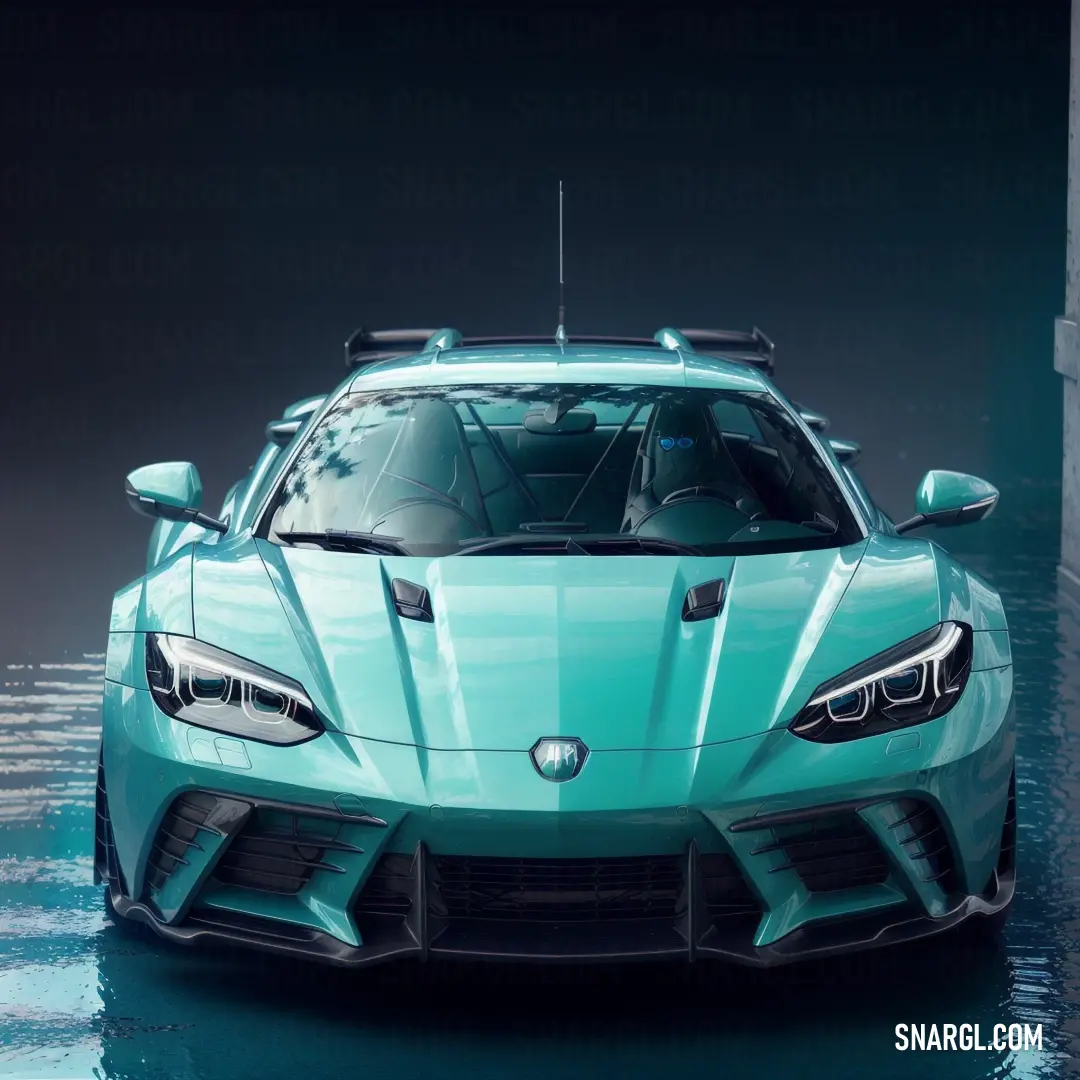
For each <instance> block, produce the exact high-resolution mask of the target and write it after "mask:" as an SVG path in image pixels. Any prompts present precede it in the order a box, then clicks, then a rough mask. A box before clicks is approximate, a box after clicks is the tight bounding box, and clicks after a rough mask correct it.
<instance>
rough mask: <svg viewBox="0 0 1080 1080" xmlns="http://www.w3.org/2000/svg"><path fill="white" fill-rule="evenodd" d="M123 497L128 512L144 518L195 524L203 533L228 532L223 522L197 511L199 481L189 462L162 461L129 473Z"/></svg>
mask: <svg viewBox="0 0 1080 1080" xmlns="http://www.w3.org/2000/svg"><path fill="white" fill-rule="evenodd" d="M124 493H125V494H126V495H127V498H128V502H129V503H130V504H131V508H132V509H133V510H134V511H135V512H136V513H138V514H144V515H145V516H146V517H152V518H164V519H165V520H166V521H194V522H195V523H196V524H197V525H201V526H203V527H204V528H206V529H213V530H215V531H216V532H221V533H224V532H228V531H229V526H228V524H227V523H226V522H224V521H218V519H217V518H214V517H210V515H209V514H204V513H202V512H201V511H200V510H199V507H200V506H201V505H202V494H203V491H202V480H201V479H200V478H199V470H198V469H196V468H195V466H194V465H192V464H191V462H190V461H162V462H158V463H157V464H155V465H144V466H143V467H142V468H141V469H136V470H135V471H134V472H131V473H128V476H127V480H125V482H124Z"/></svg>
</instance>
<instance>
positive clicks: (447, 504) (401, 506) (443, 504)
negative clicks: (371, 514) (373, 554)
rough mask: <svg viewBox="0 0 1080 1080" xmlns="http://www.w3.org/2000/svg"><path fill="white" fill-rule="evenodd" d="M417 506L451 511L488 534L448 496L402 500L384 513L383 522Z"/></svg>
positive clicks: (423, 496) (419, 496)
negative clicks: (401, 511)
mask: <svg viewBox="0 0 1080 1080" xmlns="http://www.w3.org/2000/svg"><path fill="white" fill-rule="evenodd" d="M416 506H437V507H439V508H440V509H442V510H451V511H453V512H454V513H455V514H457V515H458V517H460V518H463V519H464V520H465V521H467V522H468V523H469V525H470V526H472V528H474V529H476V530H477V532H480V533H486V532H487V531H488V530H487V529H485V527H484V526H483V525H481V524H480V522H479V521H477V520H476V518H474V517H473V516H472V514H470V513H469V512H468V510H466V509H465V508H464V507H463V506H462V505H461V504H460V503H456V502H454V500H453V499H451V498H450V496H448V495H418V496H416V497H415V498H412V499H401V500H399V501H398V502H396V503H394V505H393V506H391V507H389V508H388V509H386V510H385V511H383V514H382V518H383V521H385V520H386V519H387V518H388V517H390V515H391V514H395V513H397V511H399V510H411V509H412V508H413V507H416ZM380 524H381V522H380Z"/></svg>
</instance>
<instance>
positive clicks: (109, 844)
mask: <svg viewBox="0 0 1080 1080" xmlns="http://www.w3.org/2000/svg"><path fill="white" fill-rule="evenodd" d="M94 806H95V813H96V815H97V828H96V829H95V830H94V869H95V870H96V871H97V874H98V877H100V878H101V880H102V881H104V882H106V883H108V882H109V881H111V880H112V878H113V877H114V876H116V875H115V873H114V867H115V866H116V865H117V864H116V848H115V846H114V844H113V832H112V822H111V821H110V820H109V802H108V798H107V796H106V793H105V765H104V762H102V760H101V759H100V757H99V758H98V767H97V792H96V795H95V799H94Z"/></svg>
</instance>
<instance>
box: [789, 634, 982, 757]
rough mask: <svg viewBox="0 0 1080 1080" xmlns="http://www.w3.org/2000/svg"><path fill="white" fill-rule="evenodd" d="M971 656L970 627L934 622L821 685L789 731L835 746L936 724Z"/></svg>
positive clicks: (955, 697) (959, 687) (955, 696)
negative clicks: (927, 724)
mask: <svg viewBox="0 0 1080 1080" xmlns="http://www.w3.org/2000/svg"><path fill="white" fill-rule="evenodd" d="M971 656H972V652H971V627H970V626H967V625H965V624H964V623H957V622H943V623H940V624H939V625H937V626H935V627H934V628H933V629H931V630H926V631H924V632H923V633H921V634H917V635H916V636H915V637H913V638H908V640H907V641H903V642H901V643H900V644H899V645H896V646H894V647H893V648H891V649H886V650H885V652H883V653H878V655H877V656H875V657H873V658H871V659H870V660H866V661H864V662H863V663H861V664H857V665H856V666H855V667H853V668H849V669H848V670H847V671H845V672H844V673H843V674H842V675H838V676H837V677H836V678H835V679H830V680H829V681H828V682H825V683H822V684H821V685H820V686H819V687H818V688H817V689H816V690H815V691H814V693H813V694H812V695H811V696H810V700H809V702H807V704H806V706H805V707H804V708H803V709H802V710H801V711H800V712H799V715H798V716H796V717H795V719H794V720H792V722H791V724H790V730H791V732H792V734H794V735H798V736H799V738H801V739H809V740H810V741H812V742H820V743H837V742H847V741H848V740H850V739H860V738H863V737H864V736H867V735H881V734H883V733H885V732H895V731H899V730H902V729H903V728H907V727H911V726H912V725H913V724H924V723H926V721H928V720H936V719H937V718H938V717H939V716H943V715H944V714H945V713H947V712H948V711H949V709H951V708H952V707H953V705H955V704H956V702H957V701H959V700H960V695H961V694H962V693H963V692H964V686H965V685H966V684H967V678H968V675H969V674H970V672H971Z"/></svg>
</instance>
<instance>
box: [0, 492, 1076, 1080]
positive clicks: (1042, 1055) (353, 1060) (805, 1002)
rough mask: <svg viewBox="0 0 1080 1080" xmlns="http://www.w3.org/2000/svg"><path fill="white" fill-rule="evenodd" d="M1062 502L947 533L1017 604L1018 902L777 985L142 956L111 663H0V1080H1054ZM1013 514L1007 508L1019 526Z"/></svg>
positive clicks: (1069, 897)
mask: <svg viewBox="0 0 1080 1080" xmlns="http://www.w3.org/2000/svg"><path fill="white" fill-rule="evenodd" d="M1057 497H1058V493H1057V492H1055V491H1053V490H1052V489H1051V490H1050V491H1048V492H1047V493H1046V496H1045V499H1043V498H1042V497H1041V496H1039V495H1038V494H1036V495H1035V496H1034V498H1033V499H1029V500H1028V501H1027V503H1026V504H1025V505H1026V509H1025V510H1024V511H1023V513H1020V512H1018V509H1017V507H1016V506H1015V505H1014V510H1013V513H1012V515H1011V516H1010V515H1009V514H1008V513H1006V512H1000V515H999V516H995V517H994V518H992V519H990V521H988V522H986V523H985V524H983V525H980V526H974V527H971V528H970V529H969V530H966V532H965V531H958V532H956V533H954V534H949V535H948V536H947V537H946V534H944V533H942V534H940V536H939V538H940V539H941V540H942V541H943V542H946V543H947V546H949V547H950V548H951V550H953V551H954V552H956V553H958V554H960V555H961V556H962V557H964V558H966V559H967V560H968V561H969V562H970V563H971V564H972V565H973V566H974V567H975V568H976V569H978V570H979V571H980V572H981V573H983V574H984V575H985V576H986V577H988V578H989V579H990V580H991V581H992V582H993V584H994V585H995V586H996V587H997V588H999V589H1000V590H1001V592H1002V594H1003V596H1004V599H1005V604H1006V610H1007V612H1008V614H1009V617H1010V622H1011V628H1012V635H1013V651H1014V656H1015V661H1016V692H1017V699H1018V715H1019V746H1018V753H1019V764H1018V802H1019V825H1020V839H1019V858H1018V862H1019V865H1018V877H1019V886H1018V895H1017V899H1016V902H1015V905H1014V911H1013V917H1012V920H1011V922H1010V924H1009V926H1008V928H1007V930H1006V933H1005V937H1004V939H1003V942H1002V943H1001V944H1000V945H999V946H995V945H986V944H982V943H978V942H975V941H967V940H964V939H957V940H954V941H951V942H948V943H946V942H937V943H933V942H932V943H928V944H925V945H920V946H917V947H909V948H902V949H897V950H885V951H882V952H879V953H873V954H864V955H861V956H856V957H853V958H849V959H845V960H840V961H832V962H829V963H822V964H815V965H810V966H806V965H803V966H796V967H793V968H789V969H786V970H781V971H777V972H769V973H758V972H747V971H745V970H743V969H738V968H719V967H715V966H700V965H699V966H698V967H696V968H694V969H687V968H684V967H678V968H672V969H668V968H659V969H658V968H656V967H652V966H650V967H633V968H630V969H621V970H619V971H596V970H589V971H584V972H583V971H581V970H574V971H555V970H551V969H540V970H537V969H526V970H507V969H503V968H484V969H479V970H476V969H466V968H461V967H429V968H421V967H419V966H418V967H416V968H413V967H408V968H383V969H376V970H373V971H370V972H339V971H336V970H327V969H324V968H318V967H309V966H300V965H295V964H286V963H282V962H278V961H270V960H265V959H263V958H261V957H259V956H258V955H253V954H247V953H244V954H239V953H238V954H234V955H221V954H215V953H210V952H207V951H201V950H200V951H189V950H184V949H178V948H174V947H170V946H167V945H165V944H163V943H162V944H159V943H157V942H156V941H149V942H147V941H142V940H139V939H135V938H132V937H131V936H130V935H128V934H126V933H124V932H122V931H120V930H118V929H117V928H115V927H113V926H111V925H110V924H108V923H106V921H105V919H104V917H103V911H102V903H101V891H100V889H99V888H96V887H94V886H93V885H92V883H91V862H90V851H91V840H92V834H91V827H92V820H93V788H94V784H93V766H94V763H95V751H96V743H97V727H98V710H99V702H100V689H101V680H102V673H103V663H104V658H103V656H102V655H100V654H99V653H93V652H90V653H86V654H82V655H77V656H68V657H66V658H65V657H62V656H48V660H49V661H50V662H45V659H46V658H45V657H35V656H32V655H29V656H26V657H12V658H3V659H5V660H8V659H10V662H9V663H5V664H3V665H0V672H2V682H3V686H2V687H0V1075H6V1076H12V1077H19V1078H29V1077H46V1076H48V1077H68V1078H84V1077H85V1078H90V1077H110V1078H120V1077H133V1078H134V1077H139V1078H147V1080H151V1078H156V1077H171V1078H182V1080H194V1078H199V1080H215V1078H223V1080H224V1078H232V1077H239V1076H253V1077H262V1078H265V1080H271V1078H277V1077H281V1078H286V1077H288V1078H290V1080H292V1078H294V1077H305V1078H308V1077H310V1078H313V1080H315V1078H321V1077H328V1078H329V1077H344V1076H353V1077H364V1078H368V1077H371V1078H379V1080H381V1078H383V1077H392V1078H393V1080H406V1078H411V1077H417V1078H423V1080H442V1078H451V1077H453V1078H455V1080H457V1078H465V1077H468V1078H470V1080H473V1078H476V1080H480V1078H485V1077H504V1076H513V1077H515V1080H533V1078H538V1080H539V1078H541V1077H542V1078H544V1080H548V1078H549V1077H552V1076H553V1075H554V1076H558V1077H567V1078H574V1077H596V1076H618V1077H620V1078H632V1077H639V1076H640V1077H645V1076H648V1077H658V1076H660V1077H664V1076H691V1075H692V1076H702V1077H743V1076H753V1077H761V1078H765V1080H768V1078H771V1077H774V1076H775V1077H781V1076H783V1077H791V1076H800V1077H802V1078H804V1080H806V1078H810V1077H818V1076H820V1077H822V1078H829V1080H847V1078H851V1080H855V1078H859V1080H862V1078H863V1077H867V1076H878V1077H890V1078H891V1077H919V1078H920V1080H922V1078H924V1077H933V1078H939V1077H940V1078H944V1080H953V1078H956V1080H960V1078H968V1077H984V1076H1008V1077H1054V1076H1059V1075H1064V1074H1065V1073H1066V1072H1068V1071H1069V1069H1070V1067H1071V1065H1072V1062H1071V1061H1070V1060H1069V1058H1070V1057H1071V1056H1072V1054H1073V1053H1074V1052H1075V1051H1076V1050H1077V1049H1080V608H1078V607H1076V606H1074V605H1073V604H1072V603H1071V602H1070V601H1068V600H1067V599H1065V598H1063V597H1061V596H1060V595H1059V593H1058V588H1057V579H1056V562H1057V549H1056V541H1057V525H1056V519H1055V513H1054V505H1053V504H1054V501H1055V500H1056V499H1057ZM1007 502H1008V499H1007V493H1005V496H1004V497H1003V507H1004V506H1005V505H1006V504H1007ZM900 1023H927V1024H930V1023H937V1024H945V1023H955V1024H962V1023H978V1024H980V1025H981V1029H982V1031H983V1033H984V1039H988V1038H989V1035H988V1034H987V1033H989V1032H990V1031H991V1029H992V1028H993V1026H994V1025H995V1024H998V1023H1006V1024H1011V1023H1027V1024H1030V1025H1036V1024H1041V1025H1042V1032H1043V1048H1042V1050H1041V1051H1037V1050H1028V1051H1019V1052H1015V1053H1014V1052H1010V1051H1002V1052H998V1051H993V1050H981V1051H978V1050H976V1051H971V1052H959V1051H955V1052H954V1051H942V1052H934V1053H929V1054H923V1053H903V1052H899V1051H897V1050H896V1049H895V1047H894V1042H895V1034H894V1028H895V1026H896V1025H897V1024H900Z"/></svg>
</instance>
